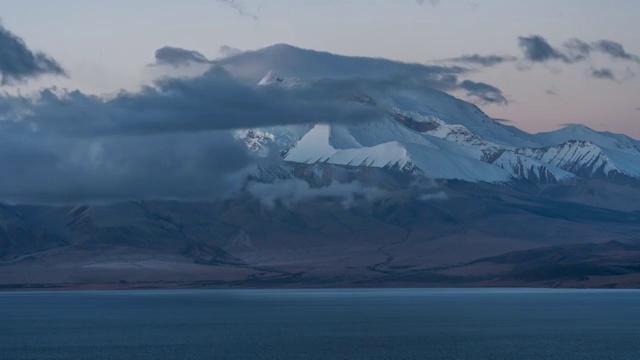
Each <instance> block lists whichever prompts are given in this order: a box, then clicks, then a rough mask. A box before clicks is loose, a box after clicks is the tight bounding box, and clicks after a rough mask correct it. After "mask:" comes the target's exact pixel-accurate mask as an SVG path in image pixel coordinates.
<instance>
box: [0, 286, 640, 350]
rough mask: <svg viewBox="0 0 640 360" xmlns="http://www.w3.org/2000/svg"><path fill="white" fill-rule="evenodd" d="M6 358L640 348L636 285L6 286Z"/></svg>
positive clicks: (1, 342) (0, 330)
mask: <svg viewBox="0 0 640 360" xmlns="http://www.w3.org/2000/svg"><path fill="white" fill-rule="evenodd" d="M0 359H110V360H111V359H145V360H146V359H149V360H151V359H153V360H162V359H171V360H176V359H274V360H275V359H283V360H287V359H448V360H451V359H562V360H571V359H576V360H578V359H579V360H586V359H598V360H601V359H612V360H618V359H629V360H631V359H633V360H637V359H640V292H637V291H608V290H606V291H603V290H592V291H573V290H509V289H507V290H505V289H501V290H483V289H481V290H223V291H127V292H121V291H105V292H9V293H0Z"/></svg>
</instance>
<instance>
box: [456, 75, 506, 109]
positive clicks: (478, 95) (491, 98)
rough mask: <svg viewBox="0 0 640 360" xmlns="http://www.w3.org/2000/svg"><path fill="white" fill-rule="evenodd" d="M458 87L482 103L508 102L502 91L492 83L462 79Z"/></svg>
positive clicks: (499, 103) (503, 103) (496, 103)
mask: <svg viewBox="0 0 640 360" xmlns="http://www.w3.org/2000/svg"><path fill="white" fill-rule="evenodd" d="M460 88H461V89H463V90H465V91H467V96H469V97H470V98H472V99H477V100H479V101H480V102H481V103H483V104H495V105H507V104H508V103H509V101H508V100H507V99H506V98H505V96H504V95H503V94H502V91H501V90H500V89H498V88H497V87H495V86H493V85H489V84H485V83H483V82H475V81H471V80H464V81H462V82H461V83H460Z"/></svg>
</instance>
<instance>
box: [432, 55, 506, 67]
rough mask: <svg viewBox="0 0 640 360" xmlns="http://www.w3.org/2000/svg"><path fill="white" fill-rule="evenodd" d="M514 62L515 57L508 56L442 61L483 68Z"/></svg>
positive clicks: (463, 57)
mask: <svg viewBox="0 0 640 360" xmlns="http://www.w3.org/2000/svg"><path fill="white" fill-rule="evenodd" d="M516 60H518V58H517V57H515V56H508V55H480V54H472V55H462V56H458V57H454V58H449V59H445V60H443V61H445V62H453V63H461V64H468V65H480V66H483V67H491V66H495V65H500V64H503V63H506V62H514V61H516Z"/></svg>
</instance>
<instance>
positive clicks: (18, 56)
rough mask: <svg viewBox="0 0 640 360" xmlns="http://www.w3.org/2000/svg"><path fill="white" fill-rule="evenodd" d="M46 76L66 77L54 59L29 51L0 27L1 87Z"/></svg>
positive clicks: (20, 41) (22, 41) (20, 40)
mask: <svg viewBox="0 0 640 360" xmlns="http://www.w3.org/2000/svg"><path fill="white" fill-rule="evenodd" d="M46 74H50V75H63V76H66V72H65V70H64V69H63V68H62V66H61V65H60V64H59V63H58V62H57V61H56V60H55V59H54V58H52V57H51V56H49V55H47V54H45V53H42V52H37V51H36V52H34V51H33V50H31V49H29V48H28V47H27V44H25V42H24V40H22V39H21V38H20V37H18V36H16V35H15V34H13V33H12V32H11V31H9V30H7V29H6V28H4V27H3V26H2V25H0V75H1V76H2V81H1V82H2V85H6V84H11V83H16V82H22V81H25V80H28V79H32V78H36V77H38V76H41V75H46Z"/></svg>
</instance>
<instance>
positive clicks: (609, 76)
mask: <svg viewBox="0 0 640 360" xmlns="http://www.w3.org/2000/svg"><path fill="white" fill-rule="evenodd" d="M589 73H590V74H591V76H592V77H594V78H596V79H606V80H611V81H616V77H615V75H614V74H613V71H612V70H611V69H607V68H601V69H590V70H589Z"/></svg>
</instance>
